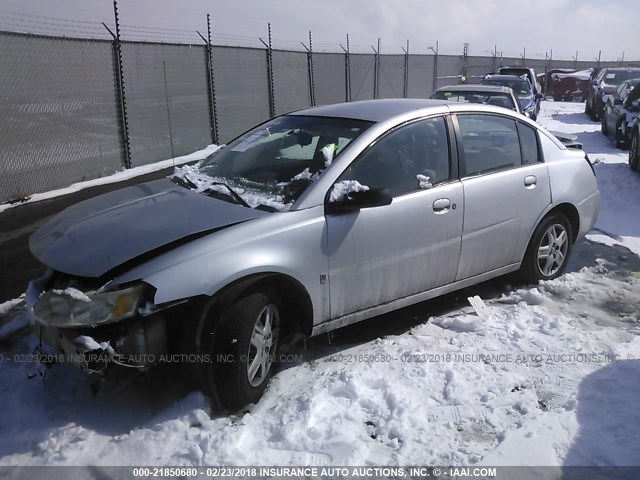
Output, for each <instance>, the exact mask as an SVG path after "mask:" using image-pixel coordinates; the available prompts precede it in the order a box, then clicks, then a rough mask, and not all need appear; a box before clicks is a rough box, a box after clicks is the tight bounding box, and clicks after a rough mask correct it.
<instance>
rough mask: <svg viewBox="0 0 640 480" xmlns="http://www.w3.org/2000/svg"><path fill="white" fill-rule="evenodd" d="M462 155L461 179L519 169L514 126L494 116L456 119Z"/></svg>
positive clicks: (518, 147) (472, 116) (503, 118)
mask: <svg viewBox="0 0 640 480" xmlns="http://www.w3.org/2000/svg"><path fill="white" fill-rule="evenodd" d="M458 124H459V126H460V133H461V135H462V147H463V153H464V168H463V175H465V176H468V175H476V174H481V173H488V172H491V171H495V170H504V169H508V168H513V167H518V166H520V165H522V160H521V153H520V142H519V140H518V130H517V127H516V122H515V121H514V120H510V119H508V118H505V117H499V116H494V115H458Z"/></svg>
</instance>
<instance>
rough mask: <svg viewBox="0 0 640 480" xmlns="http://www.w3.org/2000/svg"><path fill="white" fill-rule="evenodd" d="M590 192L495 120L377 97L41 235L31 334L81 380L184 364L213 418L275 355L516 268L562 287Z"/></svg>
mask: <svg viewBox="0 0 640 480" xmlns="http://www.w3.org/2000/svg"><path fill="white" fill-rule="evenodd" d="M599 203H600V196H599V193H598V189H597V184H596V178H595V173H594V171H593V169H592V167H591V165H590V163H589V162H588V159H587V158H586V155H585V154H584V152H582V151H580V150H576V149H567V148H565V147H564V146H563V144H562V143H561V142H560V141H558V140H557V139H556V138H555V137H554V136H553V135H551V134H550V133H548V132H547V131H545V130H544V129H542V128H541V127H540V126H538V125H537V124H536V123H534V122H532V121H530V120H529V119H527V118H524V117H523V116H522V115H519V114H517V113H516V112H511V111H509V110H506V109H503V108H499V107H491V106H487V105H475V104H461V103H447V102H442V101H435V100H410V99H408V100H372V101H363V102H352V103H344V104H338V105H330V106H322V107H316V108H310V109H305V110H301V111H297V112H294V113H291V114H287V115H283V116H280V117H277V118H274V119H271V120H269V121H267V122H265V123H263V124H261V125H259V126H257V127H256V128H254V129H253V130H251V131H249V132H248V133H246V134H244V135H242V136H240V137H238V138H237V139H235V140H233V141H232V142H230V143H229V144H228V145H226V146H224V147H223V148H220V149H219V150H218V151H216V152H215V153H214V154H213V155H211V156H210V157H209V158H207V159H205V160H203V161H202V162H200V163H199V164H198V165H196V166H187V167H183V168H181V169H178V170H177V171H176V173H175V174H174V175H173V176H172V177H171V178H169V179H163V180H157V181H153V182H149V183H144V184H141V185H137V186H133V187H128V188H125V189H122V190H117V191H114V192H111V193H108V194H106V195H102V196H99V197H96V198H93V199H90V200H87V201H84V202H81V203H79V204H77V205H74V206H72V207H70V208H68V209H67V210H65V211H64V212H62V213H60V214H59V215H58V216H57V217H55V218H54V219H53V220H51V221H50V222H49V223H48V224H47V225H45V226H44V227H42V228H41V229H40V230H39V231H37V232H36V233H35V234H34V235H33V236H32V237H31V239H30V246H31V251H32V252H33V254H34V255H35V256H36V257H37V258H38V259H39V260H40V261H41V262H42V263H43V264H44V265H45V266H46V267H47V268H48V271H47V274H46V275H45V276H44V277H42V278H40V279H37V280H34V281H33V282H32V283H31V285H30V289H29V292H28V302H29V304H30V305H31V306H32V308H33V313H34V317H35V320H36V325H37V327H36V328H37V333H38V335H41V337H42V338H43V339H44V340H45V341H46V342H47V343H48V344H49V345H51V346H52V347H54V348H57V349H59V350H61V351H62V352H63V353H64V354H66V355H67V357H68V358H69V360H70V361H73V362H74V363H76V364H78V365H79V366H80V367H81V368H83V369H85V370H86V371H87V372H89V373H90V374H91V375H103V374H104V373H105V372H106V371H107V370H108V369H110V368H115V367H114V366H115V365H126V366H128V367H134V368H139V369H145V368H148V367H149V366H151V365H153V364H155V363H158V362H162V361H164V360H167V359H169V360H170V361H172V360H175V359H176V358H179V359H181V360H182V361H183V362H184V364H185V365H184V366H185V370H186V372H187V373H188V376H189V378H191V379H193V380H194V381H195V382H196V384H197V385H198V387H199V388H201V389H202V390H203V391H204V392H205V393H206V394H207V395H209V397H210V398H211V399H212V401H213V402H214V404H216V405H221V406H224V407H228V408H238V407H240V406H242V405H245V404H247V403H251V402H256V401H257V400H258V399H259V398H260V396H261V395H262V394H263V392H264V390H265V388H266V387H267V384H268V382H269V379H270V378H271V375H272V374H273V372H274V370H275V364H276V363H277V362H278V361H279V358H280V357H279V347H281V346H282V345H283V344H285V343H287V342H289V341H290V340H291V339H292V338H296V337H297V338H300V337H301V336H302V335H305V336H313V335H318V334H320V333H322V332H328V331H330V330H333V329H336V328H339V327H342V326H344V325H348V324H352V323H354V322H359V321H361V320H365V319H368V318H370V317H373V316H375V315H379V314H381V313H385V312H389V311H391V310H395V309H398V308H401V307H405V306H407V305H411V304H415V303H417V302H422V301H424V300H427V299H429V298H432V297H436V296H438V295H442V294H445V293H448V292H451V291H453V290H456V289H460V288H463V287H467V286H469V285H472V284H476V283H479V282H483V281H485V280H488V279H490V278H493V277H497V276H500V275H504V274H506V273H509V272H516V271H519V272H520V274H521V275H522V277H523V278H524V279H525V280H526V281H529V282H537V281H539V280H547V279H553V278H555V277H557V276H559V275H561V274H562V272H563V270H564V269H565V266H566V264H567V259H568V257H569V255H570V253H571V248H572V245H573V244H574V243H575V241H576V240H577V239H579V238H580V237H582V236H583V235H585V234H586V233H587V232H588V231H589V230H590V229H591V228H592V226H593V225H594V223H595V221H596V218H597V215H598V209H599Z"/></svg>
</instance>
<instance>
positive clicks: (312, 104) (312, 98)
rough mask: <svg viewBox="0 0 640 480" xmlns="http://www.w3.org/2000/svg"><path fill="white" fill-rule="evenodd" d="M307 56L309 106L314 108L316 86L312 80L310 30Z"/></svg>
mask: <svg viewBox="0 0 640 480" xmlns="http://www.w3.org/2000/svg"><path fill="white" fill-rule="evenodd" d="M307 55H308V59H309V60H308V65H309V93H310V94H311V106H312V107H315V105H316V85H315V81H314V78H313V39H312V37H311V30H309V52H308V53H307Z"/></svg>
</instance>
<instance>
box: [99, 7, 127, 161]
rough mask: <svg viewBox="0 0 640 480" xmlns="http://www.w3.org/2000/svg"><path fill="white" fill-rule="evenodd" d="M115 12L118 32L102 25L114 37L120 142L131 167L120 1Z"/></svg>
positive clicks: (125, 159)
mask: <svg viewBox="0 0 640 480" xmlns="http://www.w3.org/2000/svg"><path fill="white" fill-rule="evenodd" d="M113 14H114V17H115V22H116V33H115V34H114V33H113V32H112V31H111V30H110V29H109V27H107V26H106V25H105V24H104V22H103V23H102V25H103V26H104V28H106V29H107V30H108V31H109V33H110V34H111V36H112V37H113V60H114V64H115V65H114V66H115V74H116V106H117V109H118V113H119V115H118V130H119V131H120V142H121V144H122V147H121V148H122V153H123V159H122V164H123V165H124V168H131V145H130V141H129V122H128V120H127V97H126V95H125V91H124V66H123V64H122V45H121V43H120V19H119V17H118V2H117V0H113Z"/></svg>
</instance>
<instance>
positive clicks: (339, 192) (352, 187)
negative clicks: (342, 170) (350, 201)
mask: <svg viewBox="0 0 640 480" xmlns="http://www.w3.org/2000/svg"><path fill="white" fill-rule="evenodd" d="M367 190H369V187H367V186H366V185H362V184H361V183H360V182H358V181H357V180H342V181H341V182H338V183H335V184H334V185H333V190H331V195H330V196H329V201H330V202H338V201H340V200H344V199H345V198H348V197H349V194H351V193H354V192H366V191H367Z"/></svg>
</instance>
